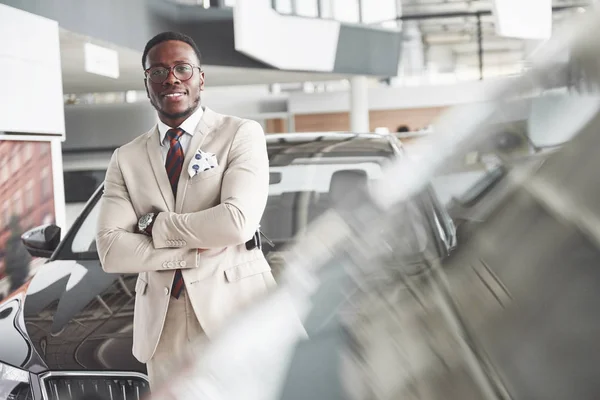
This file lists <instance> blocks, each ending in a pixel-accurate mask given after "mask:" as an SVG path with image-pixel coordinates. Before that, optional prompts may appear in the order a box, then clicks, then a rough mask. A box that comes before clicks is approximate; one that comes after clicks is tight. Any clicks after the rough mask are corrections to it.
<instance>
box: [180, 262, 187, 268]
mask: <svg viewBox="0 0 600 400" xmlns="http://www.w3.org/2000/svg"><path fill="white" fill-rule="evenodd" d="M179 264H180V265H181V266H182V267H185V266H186V265H187V263H186V262H185V261H182V262H181V263H179Z"/></svg>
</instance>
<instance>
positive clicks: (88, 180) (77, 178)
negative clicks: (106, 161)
mask: <svg viewBox="0 0 600 400" xmlns="http://www.w3.org/2000/svg"><path fill="white" fill-rule="evenodd" d="M105 175H106V170H104V169H98V170H87V171H65V173H64V175H63V177H64V184H65V202H66V203H67V204H69V203H86V202H87V201H88V200H89V199H90V197H92V195H93V194H94V192H95V191H96V189H98V187H99V186H100V185H101V184H102V181H104V176H105Z"/></svg>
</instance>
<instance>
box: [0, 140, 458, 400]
mask: <svg viewBox="0 0 600 400" xmlns="http://www.w3.org/2000/svg"><path fill="white" fill-rule="evenodd" d="M267 147H268V154H269V159H270V166H271V169H270V188H269V198H268V203H267V208H266V211H265V214H264V217H263V220H262V221H261V229H262V231H263V232H264V233H265V234H266V235H267V236H268V237H269V238H270V240H271V241H272V242H273V245H274V247H270V245H269V244H267V243H265V242H263V246H264V247H263V250H264V251H265V253H266V255H267V258H268V259H269V260H270V262H271V264H272V265H273V268H274V269H276V270H279V269H282V268H285V267H284V263H282V262H281V259H282V257H283V256H282V255H283V254H285V252H286V247H288V246H290V245H292V244H293V242H294V241H296V240H297V239H298V238H301V237H302V236H303V234H304V232H305V231H306V228H307V226H308V225H309V224H310V223H311V222H312V221H314V220H316V219H318V218H319V216H320V215H322V214H323V213H324V212H325V211H326V210H327V209H328V208H330V207H331V206H332V205H333V204H335V203H337V202H343V201H344V198H345V197H347V195H348V193H349V192H351V191H353V190H354V189H355V188H357V187H363V186H367V185H369V184H371V183H372V182H375V181H377V180H378V179H381V176H382V170H383V168H384V167H385V166H386V165H388V164H389V163H391V162H392V161H394V160H395V159H397V158H400V157H402V149H401V145H400V143H399V142H398V141H397V140H396V139H395V138H394V137H393V136H382V135H374V134H344V133H323V134H308V133H307V134H304V133H303V134H281V135H268V136H267ZM101 196H102V187H100V188H99V189H98V190H96V192H95V193H94V195H93V196H92V197H91V199H90V200H89V201H88V202H87V204H86V205H85V207H84V209H83V212H82V213H81V214H80V215H79V217H78V218H77V219H76V220H75V221H74V222H73V226H72V228H71V229H70V230H69V231H68V233H67V234H66V235H65V237H64V239H62V241H61V240H60V237H61V235H60V228H58V227H56V226H53V225H50V226H45V227H41V228H36V229H34V230H32V231H29V232H27V233H25V234H24V235H23V242H24V244H25V245H26V247H27V248H28V250H29V251H30V252H31V254H33V255H36V256H41V257H49V261H48V262H47V263H46V264H45V265H43V266H42V267H41V268H39V271H38V273H37V274H36V275H35V276H34V277H33V279H32V280H31V281H30V282H28V284H27V285H26V286H24V287H23V288H22V289H21V291H20V292H18V293H12V294H11V295H9V296H8V297H7V299H6V300H4V301H3V302H1V303H0V337H1V338H2V340H0V393H4V392H6V394H7V396H8V398H10V399H14V400H26V399H32V398H33V399H44V400H63V399H69V400H71V399H75V400H77V399H81V398H84V397H85V396H90V395H91V396H99V397H100V398H101V399H107V400H114V399H117V398H118V399H123V400H139V399H140V396H142V395H143V394H144V393H145V392H147V390H148V385H147V380H146V376H145V373H146V371H145V366H144V365H142V364H140V363H138V362H137V360H135V359H134V358H133V356H132V354H131V347H132V326H133V311H134V303H135V284H136V279H137V275H136V274H125V275H115V274H107V273H105V272H104V271H103V270H102V268H101V266H100V263H99V261H98V255H97V252H96V247H95V233H96V221H97V216H98V211H99V200H100V198H101ZM404 215H405V216H407V217H411V218H412V219H413V221H412V222H413V227H414V228H415V229H420V230H421V231H422V232H423V235H422V236H421V237H420V238H419V240H417V241H413V242H410V243H407V244H406V245H407V246H409V247H412V248H413V253H412V257H411V258H410V260H408V261H407V262H406V265H407V268H410V269H411V270H412V271H413V272H418V271H419V269H420V268H421V264H420V259H419V257H418V255H419V254H420V253H421V252H423V251H433V252H436V253H439V255H440V257H442V256H444V255H445V254H447V252H448V251H449V250H450V248H449V247H448V246H446V245H445V243H448V241H449V240H450V242H451V241H452V240H453V239H452V238H451V236H452V227H451V223H450V221H449V219H448V217H447V214H446V213H445V211H444V209H443V208H442V207H440V206H439V202H438V201H437V199H436V197H435V194H434V193H433V191H432V190H431V189H428V190H425V191H424V192H423V193H422V194H421V195H420V196H418V197H417V198H416V199H415V201H414V202H413V203H411V206H410V212H408V213H405V214H404ZM442 227H443V229H442ZM444 229H445V230H444ZM399 235H401V233H399ZM449 238H450V239H449ZM389 261H390V262H392V261H393V260H389ZM275 272H277V271H275ZM1 396H2V395H1V394H0V398H1ZM5 397H6V396H5Z"/></svg>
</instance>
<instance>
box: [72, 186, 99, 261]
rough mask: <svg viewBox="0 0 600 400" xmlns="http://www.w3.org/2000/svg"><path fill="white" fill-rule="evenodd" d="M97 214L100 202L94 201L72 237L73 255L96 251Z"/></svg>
mask: <svg viewBox="0 0 600 400" xmlns="http://www.w3.org/2000/svg"><path fill="white" fill-rule="evenodd" d="M99 198H100V197H98V199H99ZM99 213H100V201H96V202H95V203H94V204H93V205H92V208H91V210H90V211H89V214H87V216H85V219H84V220H83V222H82V223H81V225H80V226H79V228H77V231H76V232H75V235H74V236H73V241H72V243H71V252H72V253H73V254H78V253H87V252H90V251H96V227H97V223H98V214H99Z"/></svg>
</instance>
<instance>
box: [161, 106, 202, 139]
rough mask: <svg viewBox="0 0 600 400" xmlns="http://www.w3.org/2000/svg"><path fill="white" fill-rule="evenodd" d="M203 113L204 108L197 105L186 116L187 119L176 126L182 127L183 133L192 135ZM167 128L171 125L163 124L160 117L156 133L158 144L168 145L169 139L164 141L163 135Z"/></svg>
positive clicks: (165, 133)
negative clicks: (190, 113) (158, 139)
mask: <svg viewBox="0 0 600 400" xmlns="http://www.w3.org/2000/svg"><path fill="white" fill-rule="evenodd" d="M203 114H204V110H203V109H202V107H198V109H197V110H196V111H194V113H193V114H192V115H190V116H189V117H187V119H186V120H185V121H183V122H182V123H181V125H179V126H178V128H181V129H183V130H184V131H185V133H187V134H188V135H190V136H194V132H195V131H196V127H197V126H198V123H200V120H201V119H202V115H203ZM169 129H171V127H170V126H169V125H167V124H165V123H164V122H162V121H161V120H160V119H159V120H158V134H159V137H160V145H161V146H168V143H169V141H168V140H167V141H166V142H165V136H166V135H167V131H168V130H169Z"/></svg>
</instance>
